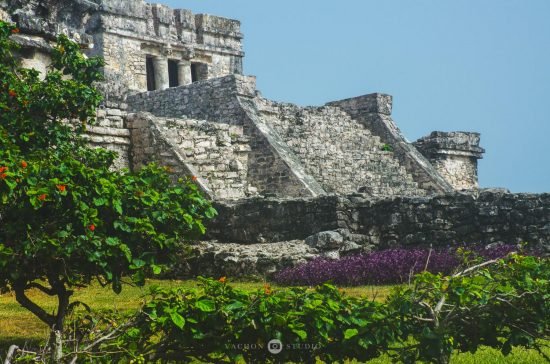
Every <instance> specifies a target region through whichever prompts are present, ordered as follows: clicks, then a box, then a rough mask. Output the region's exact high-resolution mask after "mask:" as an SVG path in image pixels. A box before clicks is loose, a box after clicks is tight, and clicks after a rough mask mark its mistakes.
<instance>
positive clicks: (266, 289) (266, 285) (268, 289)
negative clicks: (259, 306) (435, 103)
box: [264, 283, 272, 294]
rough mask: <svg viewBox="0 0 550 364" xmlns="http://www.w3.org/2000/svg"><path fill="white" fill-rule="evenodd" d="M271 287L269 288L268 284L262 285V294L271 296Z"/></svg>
mask: <svg viewBox="0 0 550 364" xmlns="http://www.w3.org/2000/svg"><path fill="white" fill-rule="evenodd" d="M271 292H272V291H271V287H270V286H269V284H267V283H266V284H264V293H265V294H271Z"/></svg>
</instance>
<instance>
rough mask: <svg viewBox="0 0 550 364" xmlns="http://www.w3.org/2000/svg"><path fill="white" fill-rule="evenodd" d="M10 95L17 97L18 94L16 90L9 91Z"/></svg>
mask: <svg viewBox="0 0 550 364" xmlns="http://www.w3.org/2000/svg"><path fill="white" fill-rule="evenodd" d="M8 95H10V96H11V97H15V96H17V92H15V90H9V91H8Z"/></svg>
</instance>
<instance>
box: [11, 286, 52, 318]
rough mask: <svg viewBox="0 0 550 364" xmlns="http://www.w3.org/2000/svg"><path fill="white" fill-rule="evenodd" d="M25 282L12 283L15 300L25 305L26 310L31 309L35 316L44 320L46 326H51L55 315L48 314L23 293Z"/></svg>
mask: <svg viewBox="0 0 550 364" xmlns="http://www.w3.org/2000/svg"><path fill="white" fill-rule="evenodd" d="M24 287H26V284H15V285H14V287H13V288H14V291H15V299H16V300H17V302H18V303H19V304H20V305H21V306H23V307H25V308H26V309H27V310H29V311H31V312H32V313H33V314H34V315H35V316H36V317H38V318H39V319H40V320H42V322H44V323H45V324H46V325H48V327H50V328H51V327H52V326H53V325H54V323H55V317H54V316H53V315H50V314H49V313H47V312H46V311H44V309H43V308H42V307H40V306H38V305H37V304H36V303H34V302H33V301H31V300H30V299H29V298H28V297H27V296H26V295H25V289H24Z"/></svg>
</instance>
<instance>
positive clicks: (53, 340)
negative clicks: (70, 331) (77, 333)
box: [50, 330, 63, 363]
mask: <svg viewBox="0 0 550 364" xmlns="http://www.w3.org/2000/svg"><path fill="white" fill-rule="evenodd" d="M50 350H51V354H52V355H51V358H52V363H59V362H60V361H61V358H62V357H63V335H62V332H61V331H59V330H52V331H51V333H50Z"/></svg>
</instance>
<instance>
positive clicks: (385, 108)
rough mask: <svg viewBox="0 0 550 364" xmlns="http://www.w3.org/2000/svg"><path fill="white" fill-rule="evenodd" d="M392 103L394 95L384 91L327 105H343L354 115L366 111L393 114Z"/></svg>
mask: <svg viewBox="0 0 550 364" xmlns="http://www.w3.org/2000/svg"><path fill="white" fill-rule="evenodd" d="M392 104H393V99H392V96H391V95H388V94H382V93H372V94H368V95H363V96H358V97H352V98H349V99H343V100H339V101H332V102H327V103H326V105H327V106H337V107H342V108H343V109H344V110H346V111H347V112H348V113H350V114H351V115H352V116H358V115H362V114H366V113H379V114H384V115H391V112H392Z"/></svg>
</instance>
